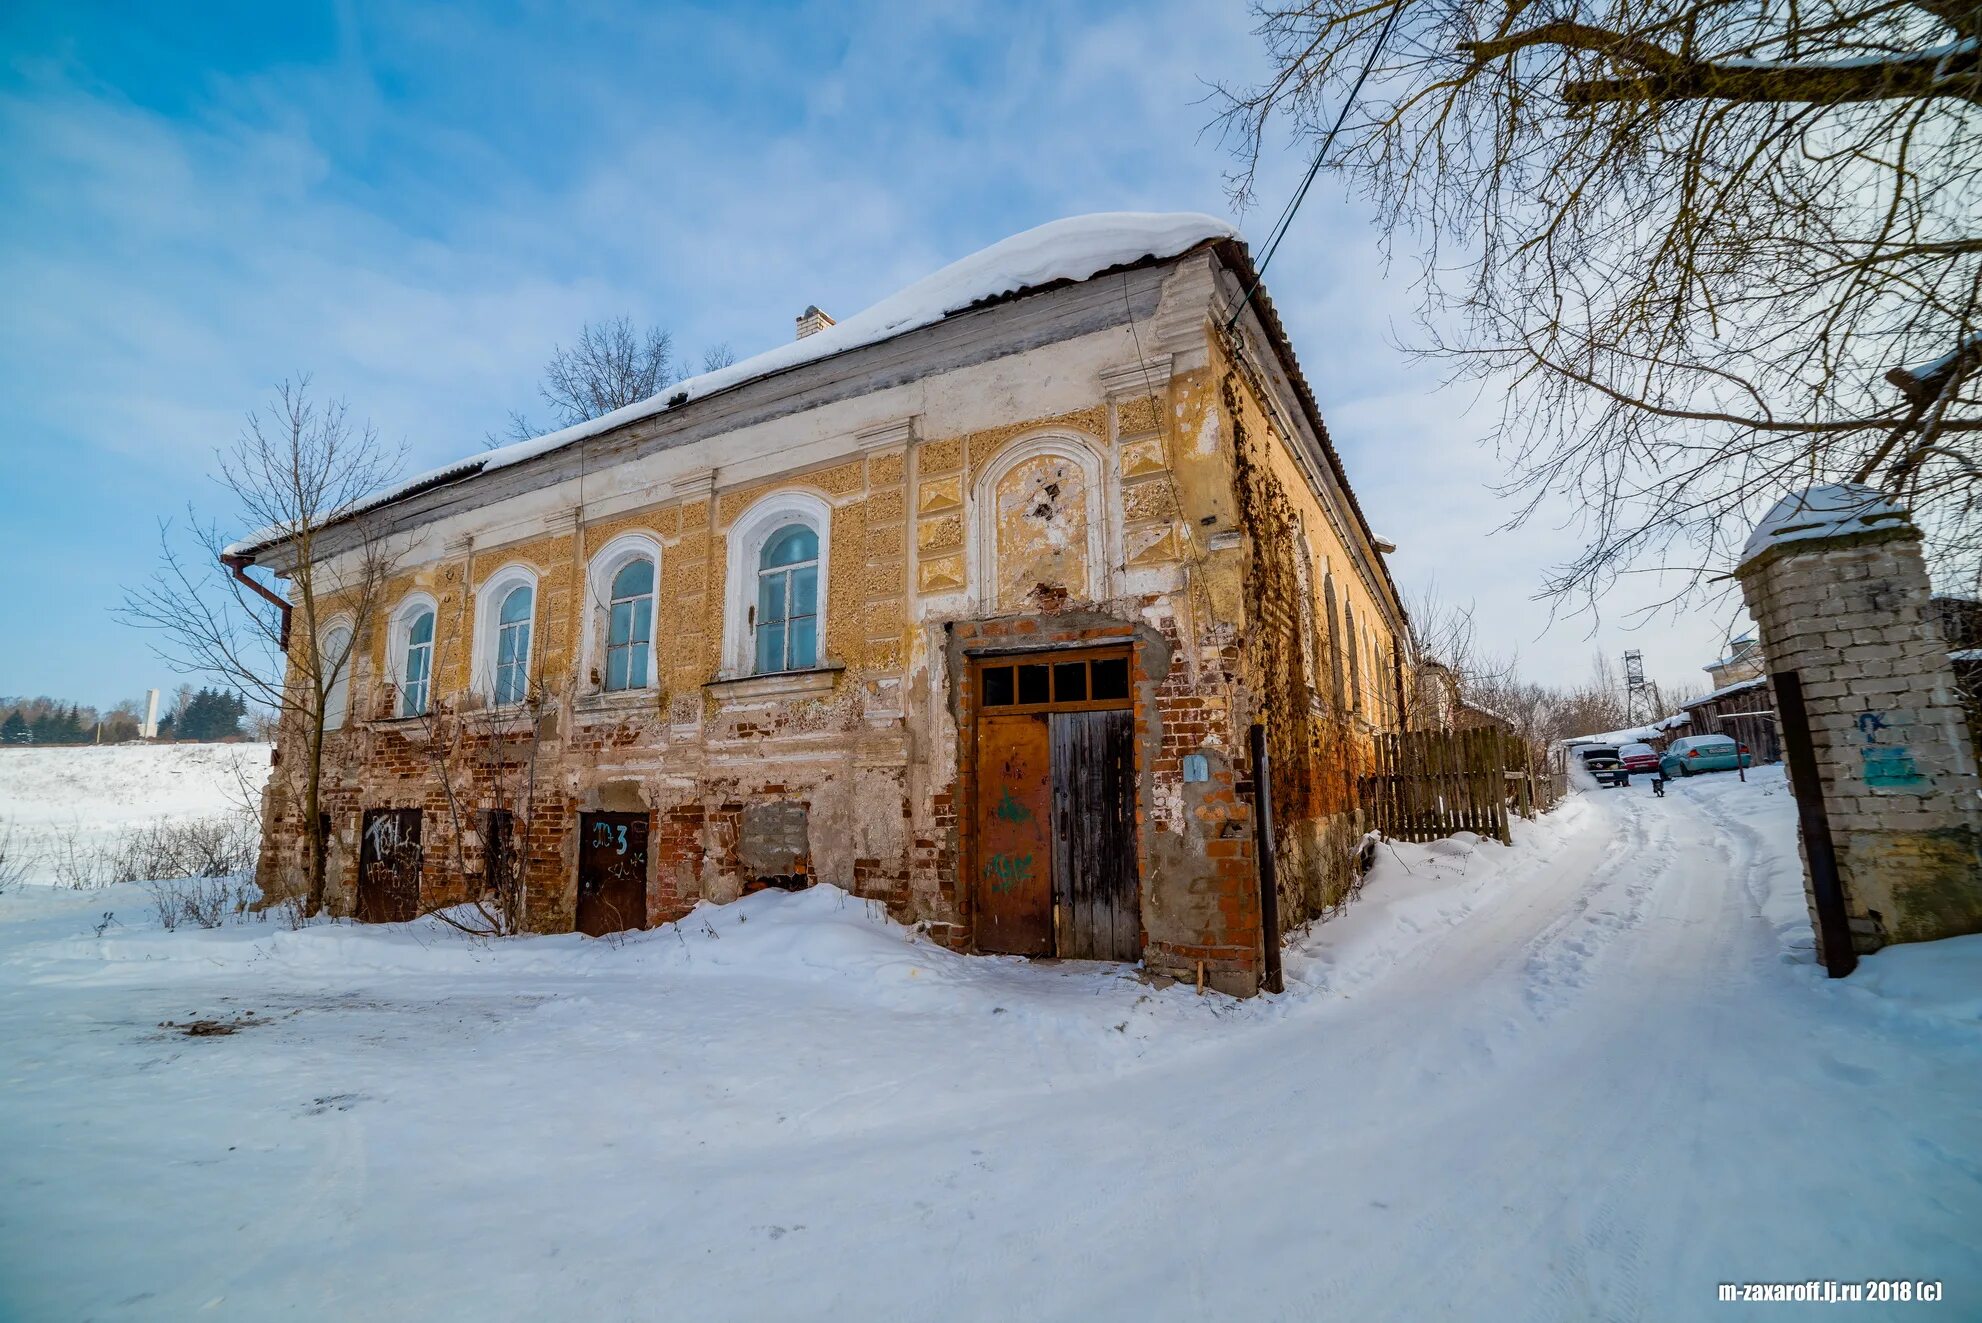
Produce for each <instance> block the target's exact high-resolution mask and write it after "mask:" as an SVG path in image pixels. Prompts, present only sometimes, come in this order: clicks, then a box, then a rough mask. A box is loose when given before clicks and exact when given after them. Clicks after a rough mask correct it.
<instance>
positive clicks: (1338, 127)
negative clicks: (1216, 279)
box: [1225, 0, 1408, 331]
mask: <svg viewBox="0 0 1982 1323" xmlns="http://www.w3.org/2000/svg"><path fill="white" fill-rule="evenodd" d="M1406 3H1408V0H1396V3H1395V4H1393V5H1391V7H1390V13H1389V14H1388V15H1387V16H1385V18H1384V20H1383V30H1382V31H1380V32H1378V33H1377V34H1376V44H1375V45H1373V46H1371V47H1370V53H1369V58H1368V59H1366V60H1364V61H1363V69H1362V72H1361V73H1359V74H1357V75H1356V81H1355V84H1354V85H1353V86H1351V87H1350V88H1349V95H1348V96H1347V97H1345V98H1343V101H1342V109H1341V110H1339V111H1337V112H1336V114H1335V123H1334V124H1333V125H1332V126H1330V128H1329V130H1328V133H1327V135H1326V136H1325V137H1323V138H1322V140H1321V149H1320V150H1319V151H1317V152H1316V153H1315V154H1314V163H1313V164H1312V165H1310V166H1309V167H1308V173H1307V178H1305V179H1303V180H1302V181H1301V186H1300V188H1299V189H1297V190H1295V193H1294V196H1293V198H1292V199H1291V200H1290V201H1289V202H1288V203H1287V206H1286V209H1285V210H1283V211H1282V212H1281V213H1280V219H1279V220H1277V221H1275V222H1274V225H1273V228H1272V229H1271V230H1269V231H1267V235H1266V245H1265V247H1264V248H1262V249H1261V250H1260V255H1259V262H1258V263H1257V264H1256V265H1255V266H1254V267H1253V283H1252V286H1251V287H1250V288H1249V289H1247V290H1246V296H1245V297H1244V298H1242V299H1240V300H1239V306H1238V307H1236V308H1234V309H1233V310H1232V317H1231V320H1229V321H1227V322H1226V323H1225V329H1226V330H1228V331H1229V330H1231V329H1232V328H1233V327H1234V326H1237V325H1238V324H1239V318H1240V316H1242V315H1243V314H1244V313H1245V310H1246V306H1247V305H1248V304H1250V303H1251V302H1252V301H1253V295H1254V294H1257V293H1258V292H1259V287H1260V285H1261V284H1262V283H1264V282H1265V280H1266V266H1267V263H1269V262H1271V261H1272V260H1273V255H1274V254H1275V253H1276V252H1278V251H1279V250H1280V241H1281V240H1282V239H1285V238H1286V237H1287V231H1288V230H1290V229H1292V228H1293V225H1294V216H1295V214H1296V213H1297V212H1299V211H1300V209H1301V203H1303V202H1305V201H1306V200H1307V196H1308V189H1310V188H1312V187H1313V186H1314V180H1315V176H1316V175H1318V174H1320V173H1321V167H1322V163H1323V162H1325V161H1326V160H1327V159H1328V150H1329V148H1331V147H1333V146H1334V145H1335V136H1336V135H1337V134H1338V133H1340V132H1341V131H1342V125H1343V122H1344V121H1346V120H1347V119H1348V118H1349V108H1350V107H1351V106H1353V105H1355V104H1356V98H1357V96H1359V95H1361V93H1362V90H1363V83H1364V82H1365V81H1367V80H1368V78H1369V76H1370V70H1372V69H1374V68H1375V67H1376V61H1377V57H1378V56H1380V55H1382V54H1383V47H1384V45H1385V43H1387V42H1388V41H1389V40H1390V29H1391V28H1392V27H1394V26H1396V23H1397V15H1399V14H1401V13H1403V12H1404V6H1405V4H1406Z"/></svg>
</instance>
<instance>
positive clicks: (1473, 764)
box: [1361, 726, 1567, 841]
mask: <svg viewBox="0 0 1982 1323" xmlns="http://www.w3.org/2000/svg"><path fill="white" fill-rule="evenodd" d="M1566 781H1567V777H1566V775H1565V773H1564V769H1563V768H1562V767H1560V766H1558V765H1556V764H1555V763H1553V762H1551V761H1547V760H1537V759H1536V758H1534V756H1533V755H1532V753H1531V752H1530V751H1529V749H1528V746H1527V745H1526V744H1525V743H1524V742H1523V741H1521V740H1518V739H1516V738H1514V737H1513V736H1512V735H1509V734H1508V733H1507V732H1505V731H1503V730H1501V729H1499V728H1498V727H1495V726H1481V727H1477V728H1475V729H1473V730H1412V731H1397V732H1390V733H1386V734H1381V735H1378V736H1377V737H1376V748H1375V761H1374V764H1373V766H1372V768H1371V771H1370V773H1369V775H1367V776H1365V777H1363V778H1362V783H1361V789H1362V796H1363V805H1364V807H1365V808H1366V809H1368V810H1369V813H1370V817H1371V825H1372V826H1374V827H1375V828H1376V829H1377V830H1378V831H1380V832H1382V833H1383V834H1384V835H1386V836H1390V837H1393V838H1395V839H1397V840H1400V841H1433V840H1438V839H1439V838H1441V837H1445V836H1450V835H1452V834H1453V833H1454V832H1461V831H1470V832H1476V833H1478V834H1479V835H1481V836H1492V837H1495V838H1496V839H1498V840H1501V841H1507V840H1509V839H1510V836H1509V832H1508V820H1509V818H1510V817H1511V816H1512V815H1515V814H1519V815H1520V816H1522V817H1528V818H1532V817H1536V816H1539V815H1540V814H1542V813H1545V812H1547V811H1548V810H1549V809H1550V808H1552V807H1553V806H1554V805H1555V803H1556V801H1557V800H1558V799H1560V798H1561V797H1562V792H1563V789H1564V787H1565V784H1566Z"/></svg>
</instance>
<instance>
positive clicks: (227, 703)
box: [173, 689, 248, 740]
mask: <svg viewBox="0 0 1982 1323" xmlns="http://www.w3.org/2000/svg"><path fill="white" fill-rule="evenodd" d="M247 710H248V705H247V704H246V703H245V702H243V701H242V700H241V699H240V698H239V697H238V696H236V695H234V694H229V693H225V692H223V691H221V690H218V689H201V690H199V691H198V692H197V693H195V694H194V695H193V696H192V697H191V698H189V699H188V700H186V704H185V706H184V707H183V708H181V709H180V711H179V712H178V714H177V715H178V720H177V722H176V723H175V725H174V730H173V734H174V735H175V736H176V737H177V738H178V739H182V740H224V739H231V738H234V737H237V736H239V735H240V733H241V718H242V716H244V715H245V714H246V713H247Z"/></svg>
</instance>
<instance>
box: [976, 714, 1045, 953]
mask: <svg viewBox="0 0 1982 1323" xmlns="http://www.w3.org/2000/svg"><path fill="white" fill-rule="evenodd" d="M1046 722H1047V718H1046V717H1044V716H1041V715H1026V716H995V717H985V718H983V719H982V720H980V721H979V722H978V723H977V822H976V828H977V830H976V854H975V870H974V871H975V878H974V893H975V902H976V903H975V909H976V916H977V946H978V949H979V950H981V951H1003V952H1007V953H1010V954H1012V955H1052V954H1053V881H1052V836H1051V830H1052V795H1051V787H1052V778H1051V774H1050V770H1049V769H1050V767H1051V747H1050V744H1049V737H1048V730H1047V725H1046Z"/></svg>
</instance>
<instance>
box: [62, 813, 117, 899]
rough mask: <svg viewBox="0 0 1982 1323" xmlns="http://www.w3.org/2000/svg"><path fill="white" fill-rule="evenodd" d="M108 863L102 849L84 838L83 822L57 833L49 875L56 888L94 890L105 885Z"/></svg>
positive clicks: (73, 824) (72, 824)
mask: <svg viewBox="0 0 1982 1323" xmlns="http://www.w3.org/2000/svg"><path fill="white" fill-rule="evenodd" d="M105 862H106V859H105V856H104V852H103V849H102V848H101V847H100V846H99V845H97V843H96V842H95V841H93V840H91V839H90V838H89V837H88V836H86V835H84V833H83V826H82V824H81V823H80V822H72V823H70V824H69V825H68V826H67V827H64V828H60V829H58V830H57V831H56V833H55V838H54V840H53V841H52V842H51V843H50V844H49V847H48V865H49V871H50V872H51V873H53V874H54V875H55V883H56V885H57V886H64V887H69V888H72V889H73V890H76V891H90V890H94V889H95V888H97V887H100V886H102V885H103V884H104V881H105V878H106V869H105V867H104V865H105Z"/></svg>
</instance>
